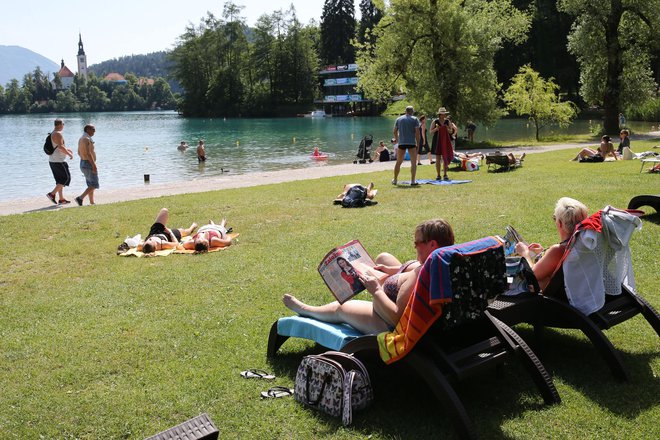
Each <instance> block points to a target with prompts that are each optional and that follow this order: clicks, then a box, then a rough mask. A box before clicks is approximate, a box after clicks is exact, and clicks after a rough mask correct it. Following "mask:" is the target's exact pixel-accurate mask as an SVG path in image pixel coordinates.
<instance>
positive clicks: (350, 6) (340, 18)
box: [321, 0, 355, 64]
mask: <svg viewBox="0 0 660 440" xmlns="http://www.w3.org/2000/svg"><path fill="white" fill-rule="evenodd" d="M354 38H355V2H354V0H326V1H325V3H324V5H323V12H322V14H321V60H322V61H323V63H325V64H344V63H352V62H354V61H355V49H354V48H353V46H352V45H351V40H353V39H354Z"/></svg>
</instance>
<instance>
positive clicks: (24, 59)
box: [0, 45, 60, 87]
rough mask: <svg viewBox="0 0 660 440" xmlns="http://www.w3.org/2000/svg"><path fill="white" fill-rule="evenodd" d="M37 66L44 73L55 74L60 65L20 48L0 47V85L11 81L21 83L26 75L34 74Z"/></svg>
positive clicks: (3, 85)
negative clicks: (14, 80)
mask: <svg viewBox="0 0 660 440" xmlns="http://www.w3.org/2000/svg"><path fill="white" fill-rule="evenodd" d="M37 66H39V67H40V68H41V71H42V72H44V73H56V72H58V71H59V70H60V65H59V64H57V63H55V62H53V61H51V60H49V59H48V58H46V57H44V56H42V55H39V54H38V53H36V52H32V51H31V50H29V49H25V48H24V47H20V46H2V45H0V85H2V87H5V85H6V84H7V83H8V82H9V81H11V80H12V79H17V80H18V81H19V83H22V82H23V76H25V74H26V73H32V72H34V69H35V68H36V67H37Z"/></svg>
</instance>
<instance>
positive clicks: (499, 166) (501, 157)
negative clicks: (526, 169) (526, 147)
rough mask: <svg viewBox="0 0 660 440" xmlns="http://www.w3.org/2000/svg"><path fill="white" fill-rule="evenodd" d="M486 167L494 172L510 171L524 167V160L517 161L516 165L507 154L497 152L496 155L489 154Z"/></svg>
mask: <svg viewBox="0 0 660 440" xmlns="http://www.w3.org/2000/svg"><path fill="white" fill-rule="evenodd" d="M486 165H487V169H488V171H490V170H491V167H492V170H493V171H495V172H497V171H509V170H511V169H513V168H517V167H521V166H522V159H516V160H515V163H511V161H510V160H509V156H508V155H507V154H503V153H501V152H499V151H496V152H494V153H488V154H486Z"/></svg>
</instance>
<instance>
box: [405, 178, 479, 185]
mask: <svg viewBox="0 0 660 440" xmlns="http://www.w3.org/2000/svg"><path fill="white" fill-rule="evenodd" d="M470 182H472V181H471V180H435V179H432V180H431V179H417V183H419V184H420V185H459V184H461V183H470ZM399 183H400V184H401V185H410V180H406V181H403V182H399Z"/></svg>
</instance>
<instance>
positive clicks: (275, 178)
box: [0, 131, 660, 216]
mask: <svg viewBox="0 0 660 440" xmlns="http://www.w3.org/2000/svg"><path fill="white" fill-rule="evenodd" d="M649 137H660V131H657V132H651V133H647V134H643V135H637V136H631V139H633V140H634V139H643V138H649ZM586 145H593V142H580V143H566V144H555V145H540V146H534V147H515V148H499V149H498V150H502V151H506V152H507V153H515V154H521V153H523V152H525V153H527V154H534V153H543V152H546V151H554V150H567V149H572V148H581V147H584V146H586ZM494 151H495V149H484V150H481V152H483V153H491V152H494ZM424 161H426V159H424ZM409 164H410V162H409V161H405V162H404V163H403V165H402V168H409V166H410V165H409ZM393 166H394V162H393V161H390V162H372V163H366V164H353V163H346V164H338V165H328V166H323V167H309V168H293V169H285V170H277V171H258V172H253V173H247V174H236V175H229V176H227V177H224V176H221V177H208V178H201V179H196V180H187V181H174V182H170V183H159V184H143V185H141V186H134V187H129V188H122V189H114V190H107V191H106V190H102V191H99V192H98V193H96V194H95V199H96V204H97V205H100V204H103V205H105V204H109V203H119V202H127V201H131V200H140V199H148V198H152V197H162V196H171V195H179V194H191V193H200V192H208V191H217V190H222V189H234V188H246V187H252V186H259V185H269V184H274V183H283V182H293V181H296V180H311V179H321V178H324V177H333V176H348V175H353V174H363V173H370V172H374V171H384V170H388V169H389V170H391V169H392V168H393ZM427 166H428V165H427ZM83 206H89V205H86V204H85V205H83ZM78 207H79V206H78V205H77V204H76V203H75V201H72V203H71V204H69V205H65V206H60V205H53V204H52V203H50V202H49V201H48V199H46V197H45V196H43V197H33V198H28V199H20V200H9V201H4V202H0V216H6V215H13V214H28V213H32V212H42V211H58V210H60V209H69V208H78Z"/></svg>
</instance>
